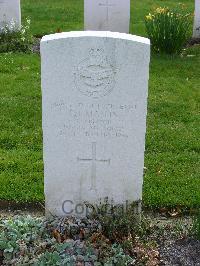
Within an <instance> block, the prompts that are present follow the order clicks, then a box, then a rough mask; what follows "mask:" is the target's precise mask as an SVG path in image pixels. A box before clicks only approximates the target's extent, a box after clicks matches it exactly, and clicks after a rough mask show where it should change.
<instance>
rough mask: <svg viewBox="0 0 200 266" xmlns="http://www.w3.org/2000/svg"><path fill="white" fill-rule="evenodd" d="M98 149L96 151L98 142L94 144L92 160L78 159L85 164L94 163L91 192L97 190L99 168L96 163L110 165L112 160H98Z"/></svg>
mask: <svg viewBox="0 0 200 266" xmlns="http://www.w3.org/2000/svg"><path fill="white" fill-rule="evenodd" d="M96 155H97V149H96V142H92V158H80V157H78V158H77V159H78V161H83V162H91V163H92V168H91V188H90V189H91V190H96V175H97V168H96V163H97V162H101V163H108V164H110V159H106V160H103V159H97V156H96Z"/></svg>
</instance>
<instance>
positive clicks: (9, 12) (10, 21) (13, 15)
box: [0, 0, 21, 29]
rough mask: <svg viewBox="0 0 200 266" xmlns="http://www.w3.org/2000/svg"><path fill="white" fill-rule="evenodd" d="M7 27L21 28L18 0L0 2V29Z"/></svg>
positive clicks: (0, 0) (1, 0)
mask: <svg viewBox="0 0 200 266" xmlns="http://www.w3.org/2000/svg"><path fill="white" fill-rule="evenodd" d="M6 25H8V26H9V27H10V29H13V25H15V27H14V29H18V28H20V27H21V7H20V0H0V29H1V28H2V27H5V26H6Z"/></svg>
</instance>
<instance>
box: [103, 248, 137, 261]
mask: <svg viewBox="0 0 200 266" xmlns="http://www.w3.org/2000/svg"><path fill="white" fill-rule="evenodd" d="M134 262H135V259H133V258H131V257H130V256H129V255H127V254H125V253H124V250H123V249H122V247H121V246H120V245H116V244H114V245H113V246H112V257H110V258H109V259H108V260H107V261H106V262H105V263H104V266H113V265H115V266H127V265H134Z"/></svg>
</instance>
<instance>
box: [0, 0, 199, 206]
mask: <svg viewBox="0 0 200 266" xmlns="http://www.w3.org/2000/svg"><path fill="white" fill-rule="evenodd" d="M21 2H22V15H23V19H24V18H25V17H28V16H29V17H31V21H32V32H33V33H34V34H35V35H43V34H46V33H53V32H55V31H60V30H61V31H69V30H81V29H83V1H80V0H67V1H66V0H42V1H41V0H34V1H33V0H22V1H21ZM144 2H145V3H144ZM193 2H194V1H193V0H187V1H186V0H185V1H182V3H185V4H186V5H187V10H189V11H192V10H193V7H194V3H193ZM178 3H179V1H175V0H173V1H172V0H171V1H170V0H168V1H158V0H147V1H146V0H145V1H139V0H135V1H132V8H131V15H132V18H131V32H132V33H134V34H139V35H145V31H144V21H143V17H144V14H146V13H148V12H149V10H150V9H151V8H153V7H155V6H160V5H162V6H177V4H178ZM199 66H200V47H198V46H197V47H194V48H190V49H188V50H187V51H186V52H185V54H184V56H182V57H176V58H170V57H167V56H156V55H153V56H152V60H151V67H150V86H149V106H148V125H147V142H146V154H145V166H146V168H147V169H146V171H145V178H144V203H145V205H147V206H149V207H161V206H177V205H182V206H185V207H196V206H199V205H200V156H199V147H200V143H198V137H199V132H200V121H199V120H200V119H199V113H198V111H199V106H198V104H199V102H200V75H199ZM0 74H1V75H0V107H1V113H0V127H1V131H0V187H1V190H0V199H3V200H15V201H16V200H17V201H38V200H43V199H44V195H43V161H42V130H41V91H40V57H39V55H35V54H34V55H33V54H27V55H26V54H0Z"/></svg>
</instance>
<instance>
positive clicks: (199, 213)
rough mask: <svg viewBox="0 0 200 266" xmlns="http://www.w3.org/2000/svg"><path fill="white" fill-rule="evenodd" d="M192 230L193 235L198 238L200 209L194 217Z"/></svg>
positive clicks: (199, 235) (199, 237)
mask: <svg viewBox="0 0 200 266" xmlns="http://www.w3.org/2000/svg"><path fill="white" fill-rule="evenodd" d="M193 231H194V234H195V236H196V237H197V238H198V239H199V240H200V210H199V212H198V214H197V216H196V217H195V219H194V225H193Z"/></svg>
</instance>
